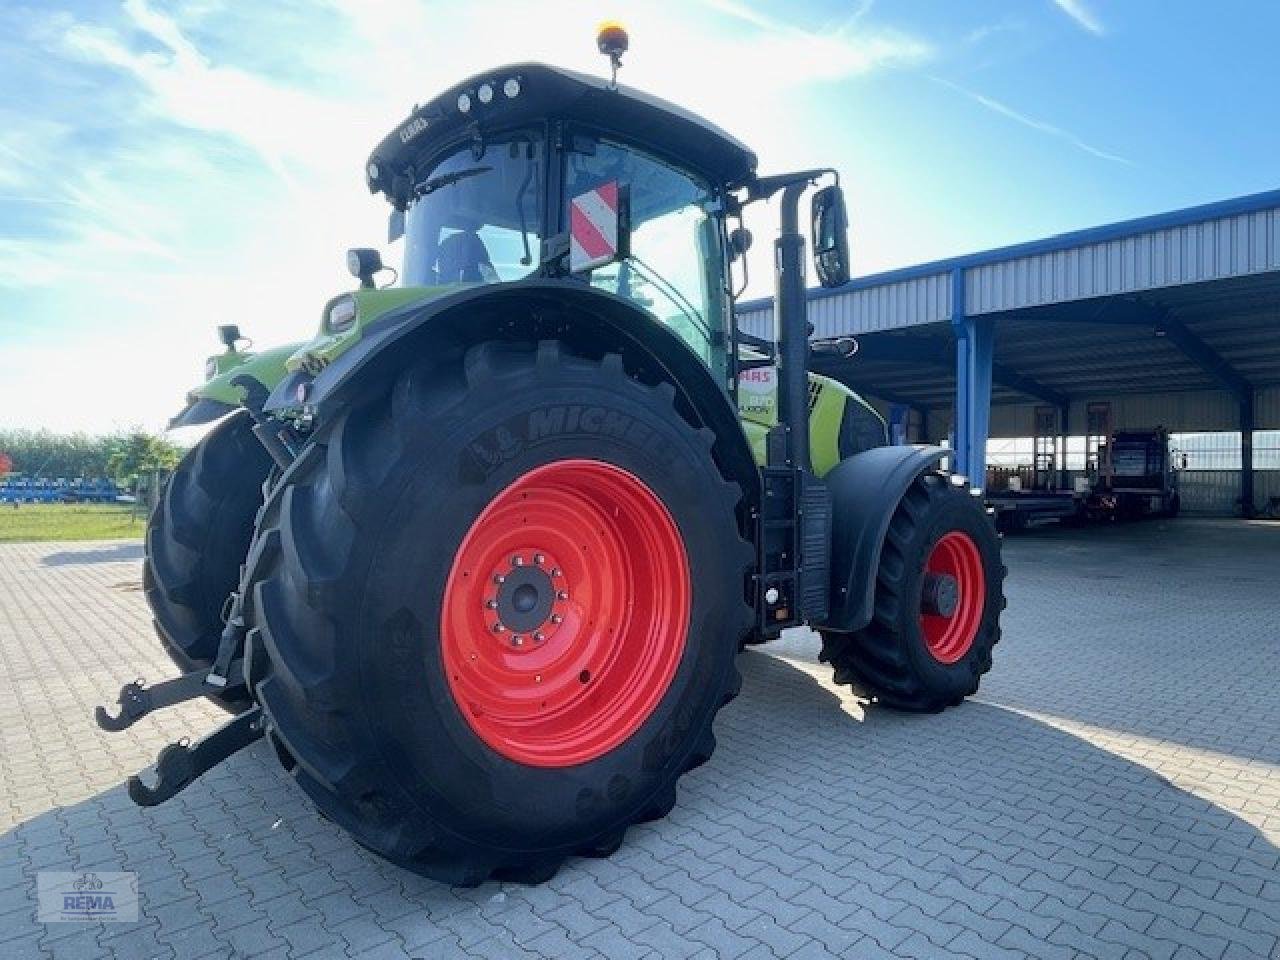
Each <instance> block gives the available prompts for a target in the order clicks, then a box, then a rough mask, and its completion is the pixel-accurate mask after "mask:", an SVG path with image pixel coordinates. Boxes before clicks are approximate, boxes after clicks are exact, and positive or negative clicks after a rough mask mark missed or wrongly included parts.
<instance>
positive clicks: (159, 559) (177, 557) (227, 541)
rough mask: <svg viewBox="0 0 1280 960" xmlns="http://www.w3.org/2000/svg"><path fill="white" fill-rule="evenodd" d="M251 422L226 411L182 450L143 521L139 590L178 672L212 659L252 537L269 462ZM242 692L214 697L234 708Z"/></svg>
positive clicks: (241, 699) (242, 703)
mask: <svg viewBox="0 0 1280 960" xmlns="http://www.w3.org/2000/svg"><path fill="white" fill-rule="evenodd" d="M252 426H253V421H252V420H251V419H250V417H249V415H248V414H247V413H237V414H233V415H232V416H230V417H228V418H227V419H226V420H224V421H223V422H222V423H220V424H218V426H216V427H215V428H214V429H213V430H212V431H211V432H210V433H209V434H207V435H206V436H205V437H204V438H203V439H202V440H201V441H200V442H199V443H197V444H196V445H195V446H194V447H192V448H191V449H190V450H189V451H187V453H186V455H185V456H184V457H183V458H182V461H181V462H180V463H179V464H178V467H177V469H175V470H174V471H173V473H172V474H171V475H170V477H169V480H168V482H167V483H166V484H165V487H164V490H163V491H162V492H161V495H160V499H159V501H158V502H157V504H156V507H155V509H154V510H153V511H152V513H151V517H150V519H149V521H148V523H147V540H146V563H145V565H144V566H143V575H142V580H143V589H144V590H145V592H146V597H147V603H148V604H150V606H151V613H152V616H153V618H154V623H155V628H156V634H157V635H158V636H159V638H160V642H161V644H162V645H163V646H164V649H165V651H166V652H167V653H168V654H169V656H170V658H172V660H173V662H174V663H175V664H177V665H178V668H179V669H181V670H182V671H183V672H184V673H185V672H188V671H191V670H195V669H197V668H201V667H207V666H209V664H210V663H211V662H212V661H213V657H214V655H215V654H216V653H217V651H218V641H219V638H220V636H221V634H222V627H223V621H222V613H223V609H224V606H225V605H226V602H227V598H228V596H229V595H230V594H231V592H232V591H233V590H235V589H236V587H237V586H238V585H239V581H240V565H241V564H243V563H244V561H245V557H246V555H247V554H248V552H249V544H250V542H251V541H252V539H253V524H254V518H255V516H256V515H257V512H258V508H259V507H260V506H261V504H262V488H263V484H264V482H265V481H266V479H267V476H268V475H269V474H270V472H271V468H272V460H271V457H270V456H269V455H268V454H267V452H266V450H264V449H263V447H262V444H261V443H259V442H258V440H257V438H256V437H254V435H253V433H252ZM243 693H244V691H243V688H241V689H240V690H239V691H229V694H230V695H231V696H230V697H229V698H226V699H224V698H214V699H215V700H216V702H218V703H219V704H220V705H222V706H225V707H227V708H228V709H232V710H237V709H241V708H243V707H244V706H246V705H247V703H246V701H245V698H244V696H243Z"/></svg>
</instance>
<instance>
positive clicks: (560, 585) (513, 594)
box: [484, 551, 569, 646]
mask: <svg viewBox="0 0 1280 960" xmlns="http://www.w3.org/2000/svg"><path fill="white" fill-rule="evenodd" d="M509 564H510V565H509V566H506V567H505V568H499V569H497V570H495V571H494V573H493V576H492V577H491V578H490V579H491V580H492V581H493V584H494V586H495V588H496V589H495V593H494V595H493V596H492V597H489V598H487V599H486V600H485V602H484V609H485V611H486V613H492V617H491V622H490V626H489V629H490V630H492V631H493V633H494V634H496V635H498V636H502V635H504V634H506V635H508V636H509V637H510V642H511V644H512V645H513V646H520V645H521V641H523V640H524V639H525V635H526V634H527V635H528V639H529V640H530V641H531V642H533V643H535V644H539V643H544V642H545V641H546V639H547V638H548V637H549V636H550V635H551V634H552V633H553V632H554V631H555V629H556V628H557V627H558V626H559V625H560V624H561V623H563V622H564V612H565V609H566V608H567V605H568V600H569V591H568V589H567V587H568V583H567V582H566V580H565V576H564V573H563V571H562V570H561V569H560V568H559V567H558V566H556V565H555V563H554V561H551V562H548V559H547V554H546V553H545V552H542V551H533V552H529V553H526V554H523V555H522V554H516V555H515V556H513V557H512V558H511V559H510V561H509ZM560 594H564V597H563V598H562V597H560ZM553 618H554V619H553ZM517 638H519V640H517Z"/></svg>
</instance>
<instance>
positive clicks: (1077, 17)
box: [1053, 0, 1107, 37]
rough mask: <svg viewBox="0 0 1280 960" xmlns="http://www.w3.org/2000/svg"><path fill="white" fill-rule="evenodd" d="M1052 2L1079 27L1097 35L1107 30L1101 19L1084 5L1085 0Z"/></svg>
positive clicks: (1057, 0)
mask: <svg viewBox="0 0 1280 960" xmlns="http://www.w3.org/2000/svg"><path fill="white" fill-rule="evenodd" d="M1053 3H1054V5H1055V6H1056V7H1057V8H1058V9H1059V10H1061V11H1062V12H1063V13H1065V14H1066V15H1067V16H1068V17H1070V18H1071V19H1072V20H1074V21H1075V22H1076V25H1077V26H1079V27H1080V29H1082V30H1087V31H1088V32H1089V33H1092V34H1093V35H1094V36H1098V37H1100V36H1102V35H1104V34H1105V33H1106V32H1107V31H1106V28H1105V27H1103V25H1102V21H1100V20H1099V19H1098V18H1097V17H1096V16H1095V15H1094V13H1093V11H1092V10H1090V9H1089V8H1088V7H1087V6H1086V5H1085V0H1053Z"/></svg>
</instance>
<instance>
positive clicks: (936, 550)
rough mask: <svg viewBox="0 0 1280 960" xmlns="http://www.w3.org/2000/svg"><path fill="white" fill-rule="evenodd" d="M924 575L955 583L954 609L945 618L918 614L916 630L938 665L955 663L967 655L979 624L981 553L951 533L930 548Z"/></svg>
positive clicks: (983, 591)
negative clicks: (918, 620) (946, 578)
mask: <svg viewBox="0 0 1280 960" xmlns="http://www.w3.org/2000/svg"><path fill="white" fill-rule="evenodd" d="M924 571H925V573H926V574H929V573H932V574H940V575H944V576H949V577H952V578H954V580H955V589H956V601H955V609H954V610H953V611H952V612H951V614H950V615H949V616H943V615H939V614H933V613H923V612H922V613H921V614H920V630H921V632H922V633H923V634H924V642H925V646H926V647H928V649H929V653H930V654H932V655H933V658H934V659H935V660H937V661H939V662H940V663H955V662H956V661H957V660H959V659H960V658H961V657H963V656H964V655H965V654H966V653H968V652H969V649H970V648H971V647H972V646H973V641H974V638H976V637H977V635H978V627H979V626H980V625H981V623H982V611H983V609H984V607H985V606H986V601H987V577H986V573H985V572H984V571H983V569H982V552H981V551H980V550H979V549H978V545H977V544H976V543H974V541H973V538H972V537H971V536H969V535H968V534H967V533H964V532H963V531H960V530H952V531H950V532H949V533H946V534H944V535H943V536H942V537H941V538H939V540H938V542H937V543H935V544H934V545H933V549H932V550H931V551H929V556H928V558H927V559H926V560H925V562H924Z"/></svg>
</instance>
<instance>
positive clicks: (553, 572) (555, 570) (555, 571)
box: [551, 567, 560, 577]
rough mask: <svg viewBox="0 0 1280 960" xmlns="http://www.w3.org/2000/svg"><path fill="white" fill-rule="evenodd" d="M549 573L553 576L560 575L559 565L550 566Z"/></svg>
mask: <svg viewBox="0 0 1280 960" xmlns="http://www.w3.org/2000/svg"><path fill="white" fill-rule="evenodd" d="M551 575H552V576H553V577H558V576H560V568H559V567H552V568H551Z"/></svg>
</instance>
